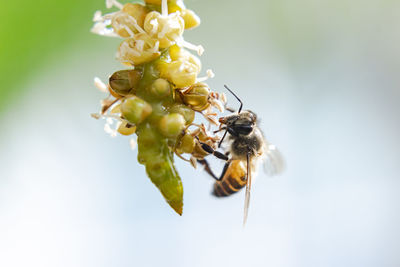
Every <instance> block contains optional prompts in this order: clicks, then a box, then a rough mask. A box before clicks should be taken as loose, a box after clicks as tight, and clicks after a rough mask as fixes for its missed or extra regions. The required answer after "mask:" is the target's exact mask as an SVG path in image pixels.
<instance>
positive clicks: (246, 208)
mask: <svg viewBox="0 0 400 267" xmlns="http://www.w3.org/2000/svg"><path fill="white" fill-rule="evenodd" d="M250 166H251V164H250V155H249V154H247V173H246V176H247V177H246V196H245V200H244V216H243V226H245V225H246V221H247V215H248V214H249V205H250V190H251V167H250Z"/></svg>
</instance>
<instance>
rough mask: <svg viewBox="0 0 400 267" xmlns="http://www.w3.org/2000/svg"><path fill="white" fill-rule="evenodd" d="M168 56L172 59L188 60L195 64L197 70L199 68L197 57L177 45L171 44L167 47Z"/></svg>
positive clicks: (199, 62) (199, 63)
mask: <svg viewBox="0 0 400 267" xmlns="http://www.w3.org/2000/svg"><path fill="white" fill-rule="evenodd" d="M169 56H170V57H171V60H172V61H177V60H182V61H188V62H190V63H192V64H193V65H195V66H197V67H198V69H199V72H200V70H201V61H200V59H199V58H198V57H196V56H194V55H192V53H190V52H189V51H187V50H186V49H184V48H181V47H179V46H178V45H172V46H171V47H170V48H169Z"/></svg>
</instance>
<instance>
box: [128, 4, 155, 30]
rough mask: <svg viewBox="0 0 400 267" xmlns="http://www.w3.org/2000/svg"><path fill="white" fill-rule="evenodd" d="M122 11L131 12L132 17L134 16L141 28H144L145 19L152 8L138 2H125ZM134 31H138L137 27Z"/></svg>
mask: <svg viewBox="0 0 400 267" xmlns="http://www.w3.org/2000/svg"><path fill="white" fill-rule="evenodd" d="M122 11H123V12H125V13H127V14H129V15H130V16H131V17H133V18H134V19H135V20H136V23H137V24H138V25H139V27H141V28H143V24H144V19H145V18H146V15H147V13H149V12H150V10H149V9H148V8H147V7H145V6H143V5H141V4H138V3H135V4H134V3H127V4H125V5H124V7H123V8H122ZM131 20H132V19H131ZM134 33H137V30H136V29H135V31H134Z"/></svg>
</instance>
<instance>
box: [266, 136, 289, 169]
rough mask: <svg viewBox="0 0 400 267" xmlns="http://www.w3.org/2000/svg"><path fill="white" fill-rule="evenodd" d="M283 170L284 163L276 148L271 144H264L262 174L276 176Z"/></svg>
mask: <svg viewBox="0 0 400 267" xmlns="http://www.w3.org/2000/svg"><path fill="white" fill-rule="evenodd" d="M284 169H285V161H284V159H283V157H282V154H281V152H279V150H278V148H277V147H276V146H275V145H272V144H268V143H266V144H265V148H264V172H265V173H266V174H267V175H269V176H273V175H277V174H280V173H282V172H283V170H284Z"/></svg>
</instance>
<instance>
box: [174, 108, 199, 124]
mask: <svg viewBox="0 0 400 267" xmlns="http://www.w3.org/2000/svg"><path fill="white" fill-rule="evenodd" d="M169 112H171V113H179V114H181V115H182V116H183V118H185V121H186V125H189V124H191V123H192V122H193V120H194V115H195V114H194V111H193V110H192V109H191V108H190V107H188V106H186V105H183V104H177V105H173V106H172V107H171V108H170V109H169Z"/></svg>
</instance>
